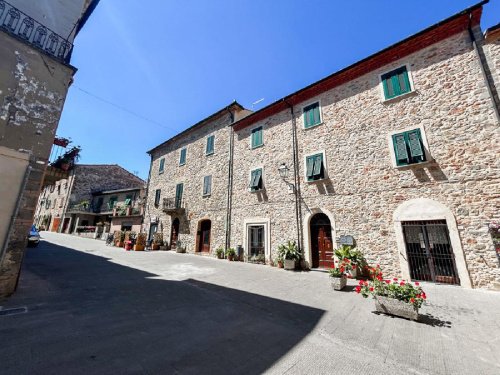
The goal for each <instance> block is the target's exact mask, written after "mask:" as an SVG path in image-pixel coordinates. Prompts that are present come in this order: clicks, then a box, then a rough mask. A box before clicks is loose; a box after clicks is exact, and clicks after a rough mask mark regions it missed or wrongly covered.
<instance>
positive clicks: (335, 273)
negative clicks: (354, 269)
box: [328, 267, 345, 277]
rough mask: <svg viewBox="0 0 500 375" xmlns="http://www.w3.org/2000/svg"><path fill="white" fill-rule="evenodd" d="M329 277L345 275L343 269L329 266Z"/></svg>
mask: <svg viewBox="0 0 500 375" xmlns="http://www.w3.org/2000/svg"><path fill="white" fill-rule="evenodd" d="M328 273H329V274H330V277H342V276H344V275H345V273H344V271H341V270H340V268H336V267H335V268H330V269H329V270H328Z"/></svg>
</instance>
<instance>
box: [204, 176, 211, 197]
mask: <svg viewBox="0 0 500 375" xmlns="http://www.w3.org/2000/svg"><path fill="white" fill-rule="evenodd" d="M210 194H212V176H205V177H203V196H204V197H206V196H209V195H210Z"/></svg>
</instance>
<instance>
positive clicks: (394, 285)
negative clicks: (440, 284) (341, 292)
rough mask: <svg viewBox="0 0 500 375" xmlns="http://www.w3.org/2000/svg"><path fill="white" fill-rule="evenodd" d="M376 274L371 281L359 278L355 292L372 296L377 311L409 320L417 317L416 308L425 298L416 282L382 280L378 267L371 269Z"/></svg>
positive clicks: (417, 308) (365, 296) (395, 279)
mask: <svg viewBox="0 0 500 375" xmlns="http://www.w3.org/2000/svg"><path fill="white" fill-rule="evenodd" d="M371 273H372V275H376V276H375V277H374V279H373V280H371V281H364V280H361V281H360V282H359V285H358V286H357V287H356V292H357V293H359V294H361V295H362V296H363V297H364V298H367V297H368V296H370V295H371V296H372V297H373V299H374V300H375V308H376V310H377V311H378V312H381V313H384V314H389V315H394V316H399V317H403V318H407V319H411V320H417V319H418V310H419V309H420V307H421V306H422V304H423V303H424V301H425V300H426V299H427V296H426V294H425V292H424V291H423V290H422V288H421V287H420V284H419V283H418V282H415V284H412V283H410V282H407V281H405V280H401V281H400V280H398V279H397V278H394V279H392V280H384V278H383V277H382V272H381V271H380V267H379V266H377V267H376V268H375V269H372V270H371Z"/></svg>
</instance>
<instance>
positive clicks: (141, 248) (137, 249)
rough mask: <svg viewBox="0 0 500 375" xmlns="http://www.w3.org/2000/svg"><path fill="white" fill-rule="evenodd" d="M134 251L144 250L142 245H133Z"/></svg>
mask: <svg viewBox="0 0 500 375" xmlns="http://www.w3.org/2000/svg"><path fill="white" fill-rule="evenodd" d="M134 251H144V245H134Z"/></svg>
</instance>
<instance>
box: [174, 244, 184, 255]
mask: <svg viewBox="0 0 500 375" xmlns="http://www.w3.org/2000/svg"><path fill="white" fill-rule="evenodd" d="M175 252H176V253H179V254H183V253H185V252H186V249H184V248H183V247H179V246H177V247H176V248H175Z"/></svg>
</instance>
